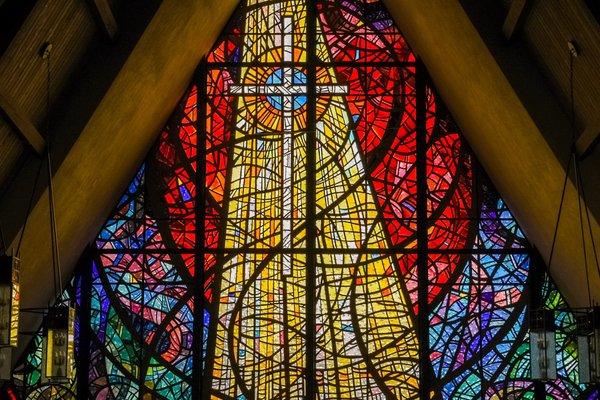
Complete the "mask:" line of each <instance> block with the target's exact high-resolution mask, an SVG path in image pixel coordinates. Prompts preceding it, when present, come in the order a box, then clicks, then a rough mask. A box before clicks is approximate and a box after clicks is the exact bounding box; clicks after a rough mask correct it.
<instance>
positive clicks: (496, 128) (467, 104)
mask: <svg viewBox="0 0 600 400" xmlns="http://www.w3.org/2000/svg"><path fill="white" fill-rule="evenodd" d="M384 1H385V3H386V4H387V7H388V9H389V11H390V13H391V14H392V16H393V17H394V19H395V20H396V22H397V23H398V26H399V27H400V28H401V30H402V32H403V34H404V35H405V36H406V39H407V41H408V43H410V45H411V47H412V48H414V49H416V51H417V52H418V54H419V55H420V57H421V58H422V60H423V62H424V63H425V66H426V67H427V69H428V71H429V74H430V75H431V77H432V79H433V81H434V83H435V85H436V88H437V89H438V90H439V93H440V95H441V96H442V98H443V99H444V101H445V103H446V105H447V106H448V108H449V110H450V112H451V113H452V115H453V116H454V118H455V119H456V121H457V122H458V124H459V125H460V127H461V129H462V131H463V133H464V135H465V137H466V139H467V141H468V142H469V144H470V146H471V148H473V150H474V152H475V154H476V155H477V158H478V159H479V161H480V162H481V164H482V165H483V167H484V168H485V170H486V172H487V173H488V175H489V176H490V178H491V179H492V181H493V182H494V184H495V186H496V187H497V188H498V190H499V191H500V193H501V194H502V196H503V198H504V199H505V200H506V202H507V204H508V205H509V207H510V208H511V211H513V214H514V215H515V217H516V218H517V220H518V221H519V224H520V226H521V228H523V230H524V231H525V233H526V235H527V237H528V239H529V240H530V242H531V243H532V245H534V246H535V247H536V248H537V249H538V250H539V252H540V254H541V255H542V256H543V257H544V260H545V262H546V263H547V262H548V256H549V254H550V248H551V245H552V236H553V233H554V228H555V225H556V216H557V212H558V207H559V202H560V196H561V191H562V185H563V180H564V176H565V168H564V164H563V163H564V161H566V160H565V159H566V158H567V157H568V152H569V146H570V145H569V138H570V125H569V123H568V120H567V118H566V117H565V115H564V114H563V113H561V112H560V111H556V110H560V108H559V106H558V104H557V103H556V104H555V105H556V107H555V108H552V109H546V108H544V109H543V110H536V111H540V112H539V114H541V115H544V116H545V118H546V121H545V124H540V121H538V120H534V117H533V116H532V114H531V113H530V110H529V109H528V107H526V106H525V104H524V103H523V100H522V99H521V97H519V95H518V94H517V92H516V90H515V87H513V86H512V84H511V81H509V80H508V78H507V75H506V74H508V73H509V72H510V73H512V72H514V71H506V70H503V69H501V68H500V66H499V64H498V61H497V60H496V58H495V57H494V55H493V54H492V53H491V51H490V49H489V48H488V46H487V45H486V43H485V42H484V40H483V38H482V37H481V36H480V34H479V32H478V31H477V29H476V28H475V27H474V26H473V23H472V22H471V20H470V19H469V16H468V15H467V14H466V12H465V9H464V8H463V7H462V5H461V2H460V0H419V1H414V0H384ZM503 47H504V48H505V47H506V46H503ZM515 57H516V56H514V57H509V59H510V61H511V62H513V63H514V62H516V61H517V58H515ZM515 73H516V72H515ZM523 84H524V85H529V86H528V87H527V88H528V89H529V92H528V95H529V99H528V100H531V99H532V98H533V97H534V96H535V99H534V100H535V102H534V103H535V104H537V105H538V106H539V107H546V106H547V103H548V101H547V99H544V98H540V96H541V94H542V92H541V91H540V92H538V91H537V90H536V88H532V87H531V81H528V80H525V79H523ZM545 93H546V98H547V96H548V95H547V93H548V92H545ZM548 107H550V106H548ZM540 126H544V127H545V129H546V130H544V131H542V130H541V129H542V128H540ZM559 128H560V129H561V130H558V129H559ZM549 140H555V141H556V143H557V146H556V148H559V149H560V148H562V149H564V153H563V154H561V158H562V157H564V159H563V160H559V159H558V158H557V155H556V153H555V152H554V151H553V149H552V148H551V147H550V145H549ZM559 154H560V153H559ZM561 161H562V162H561ZM577 199H578V194H577V190H576V188H575V186H574V184H573V182H571V181H568V183H567V191H566V196H565V203H564V207H563V213H562V218H561V223H560V227H559V232H558V239H557V242H556V250H555V253H554V259H553V261H552V268H551V271H550V272H551V275H552V276H553V278H554V279H555V281H556V283H557V285H558V287H559V289H560V290H561V291H562V294H563V295H564V296H565V298H566V299H567V301H568V302H569V304H570V305H571V306H585V305H587V304H588V299H587V284H586V273H585V269H584V267H583V266H584V262H583V254H582V242H581V234H580V226H579V222H578V221H579V214H578V209H577ZM590 216H591V217H592V221H591V225H592V231H593V232H594V237H595V238H596V242H598V240H599V239H600V226H599V225H598V222H597V220H595V219H594V217H593V214H592V213H591V212H590ZM586 242H587V244H588V255H589V254H592V252H591V248H590V247H589V243H590V240H589V237H587V238H586ZM588 260H589V257H588ZM590 284H591V293H592V294H593V295H594V296H595V299H596V301H598V300H600V297H599V296H600V277H599V276H598V274H597V273H595V271H594V270H593V269H590Z"/></svg>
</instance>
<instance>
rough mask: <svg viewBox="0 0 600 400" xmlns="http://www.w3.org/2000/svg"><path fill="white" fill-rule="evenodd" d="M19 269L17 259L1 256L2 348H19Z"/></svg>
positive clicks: (0, 316) (0, 322)
mask: <svg viewBox="0 0 600 400" xmlns="http://www.w3.org/2000/svg"><path fill="white" fill-rule="evenodd" d="M19 267H20V260H19V259H18V258H17V257H12V256H8V255H0V347H4V346H12V347H16V346H17V340H18V337H19V301H20V296H19Z"/></svg>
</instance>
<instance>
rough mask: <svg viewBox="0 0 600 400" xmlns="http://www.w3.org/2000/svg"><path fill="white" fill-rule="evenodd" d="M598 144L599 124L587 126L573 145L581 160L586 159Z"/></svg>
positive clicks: (599, 137)
mask: <svg viewBox="0 0 600 400" xmlns="http://www.w3.org/2000/svg"><path fill="white" fill-rule="evenodd" d="M598 142H600V123H599V124H596V125H592V126H588V127H587V128H586V129H585V130H584V131H583V133H582V134H581V136H579V138H578V139H577V142H576V143H575V148H576V149H577V154H578V155H579V157H581V158H582V159H583V158H585V157H587V156H588V155H589V154H590V153H591V152H592V151H593V150H594V148H596V145H597V144H598Z"/></svg>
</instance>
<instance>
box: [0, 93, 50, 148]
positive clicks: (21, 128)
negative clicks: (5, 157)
mask: <svg viewBox="0 0 600 400" xmlns="http://www.w3.org/2000/svg"><path fill="white" fill-rule="evenodd" d="M0 114H1V115H2V116H3V117H4V118H5V119H6V121H7V122H8V123H9V124H10V125H11V126H12V128H13V129H14V130H15V131H16V132H17V133H18V134H19V135H20V136H21V138H22V139H23V140H24V141H25V142H26V143H27V144H28V145H29V146H30V147H31V148H32V149H33V150H34V151H35V152H36V153H37V154H38V155H42V154H43V153H44V149H45V148H46V140H45V139H44V137H43V136H42V135H41V134H40V133H39V132H38V130H37V129H36V127H35V126H34V125H33V124H32V123H31V122H30V121H29V120H28V119H27V118H25V116H23V115H22V114H21V113H20V112H19V110H17V108H16V107H15V106H13V105H12V104H11V102H10V100H9V99H8V98H7V97H6V96H4V95H3V94H2V93H0Z"/></svg>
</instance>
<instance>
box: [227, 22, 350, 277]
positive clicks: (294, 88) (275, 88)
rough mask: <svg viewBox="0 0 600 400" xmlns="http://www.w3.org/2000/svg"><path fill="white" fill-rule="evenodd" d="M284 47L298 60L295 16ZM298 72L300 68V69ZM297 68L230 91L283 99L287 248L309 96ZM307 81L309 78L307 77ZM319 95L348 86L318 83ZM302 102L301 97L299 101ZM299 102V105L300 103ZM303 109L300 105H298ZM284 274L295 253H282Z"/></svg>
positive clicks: (286, 25)
mask: <svg viewBox="0 0 600 400" xmlns="http://www.w3.org/2000/svg"><path fill="white" fill-rule="evenodd" d="M281 22H282V23H283V29H282V30H281V31H282V43H283V46H282V50H283V62H284V63H292V62H293V61H294V43H293V42H294V21H293V18H292V17H283V18H282V19H281ZM296 71H297V70H296ZM294 75H295V68H293V67H290V66H284V67H283V68H282V69H281V72H280V75H279V76H278V78H279V80H281V82H280V83H279V82H278V83H275V84H270V85H269V84H261V85H231V86H230V87H229V93H230V94H233V95H240V96H244V95H247V96H256V95H267V96H274V97H280V98H281V100H280V101H281V105H280V106H281V113H282V120H283V160H282V170H283V171H282V172H283V173H282V175H283V182H282V215H281V224H282V229H281V245H282V247H283V248H284V249H290V248H291V247H292V214H293V198H292V195H293V193H292V191H293V187H292V186H293V185H292V183H293V182H292V179H293V176H294V166H293V163H294V160H293V154H294V152H293V149H292V146H293V132H292V131H293V123H294V109H295V107H294V106H295V104H294V100H295V99H297V98H298V97H300V96H307V91H308V87H307V85H306V82H303V83H299V82H294ZM305 80H306V79H305ZM315 89H316V92H317V94H329V95H343V94H347V93H348V86H347V85H318V86H316V88H315ZM296 101H298V100H296ZM296 105H297V104H296ZM296 108H299V107H296ZM282 264H283V275H284V276H289V275H291V274H292V265H291V264H292V260H291V255H289V254H284V255H283V256H282Z"/></svg>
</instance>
